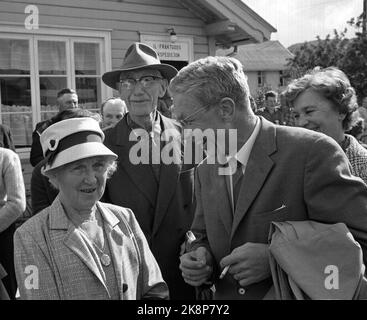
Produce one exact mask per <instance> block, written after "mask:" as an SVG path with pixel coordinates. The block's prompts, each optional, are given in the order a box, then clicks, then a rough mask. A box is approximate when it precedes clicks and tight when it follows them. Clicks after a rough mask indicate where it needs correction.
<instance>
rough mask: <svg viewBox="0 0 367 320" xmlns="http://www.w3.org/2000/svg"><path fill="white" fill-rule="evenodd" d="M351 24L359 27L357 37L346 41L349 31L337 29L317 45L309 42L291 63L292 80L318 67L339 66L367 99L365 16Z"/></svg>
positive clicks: (359, 97) (318, 38)
mask: <svg viewBox="0 0 367 320" xmlns="http://www.w3.org/2000/svg"><path fill="white" fill-rule="evenodd" d="M348 24H349V25H350V26H351V27H353V28H355V30H356V31H355V37H354V38H352V39H348V38H346V32H347V29H345V30H344V31H342V32H338V31H336V30H334V35H333V36H332V37H331V36H330V35H328V36H326V38H325V39H321V38H320V37H319V36H317V41H316V42H315V41H314V42H311V43H310V42H305V43H304V44H303V45H302V46H301V47H300V48H299V49H298V50H297V51H296V52H294V57H293V58H292V59H290V60H289V63H288V66H289V67H290V69H289V70H288V74H287V75H288V77H290V78H291V79H295V78H298V77H301V76H303V75H304V74H305V73H307V72H308V71H310V70H312V69H313V68H315V67H316V66H319V67H322V68H325V67H329V66H335V67H338V68H340V69H341V70H343V71H344V72H345V73H346V74H347V76H348V77H349V80H350V81H351V83H352V86H353V87H354V88H355V89H356V92H357V96H358V100H359V101H361V100H362V99H363V97H366V96H367V81H366V79H367V35H366V34H364V33H363V32H362V31H361V29H362V15H361V16H359V17H358V18H357V19H354V18H352V19H351V20H350V21H348Z"/></svg>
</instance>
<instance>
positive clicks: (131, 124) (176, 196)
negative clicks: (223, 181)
mask: <svg viewBox="0 0 367 320" xmlns="http://www.w3.org/2000/svg"><path fill="white" fill-rule="evenodd" d="M176 74H177V70H176V69H175V68H174V67H172V66H170V65H167V64H161V63H160V60H159V58H158V55H157V53H156V52H155V51H154V50H153V49H152V48H151V47H149V46H147V45H145V44H142V43H134V44H132V45H131V46H130V47H129V48H128V50H127V52H126V55H125V58H124V62H123V64H122V66H121V68H120V69H119V70H115V71H110V72H107V73H105V74H104V75H103V77H102V80H103V82H104V83H105V84H107V85H108V86H109V87H111V88H113V89H116V90H118V91H119V93H120V96H121V99H122V100H124V101H125V103H126V106H127V109H128V113H127V114H126V115H125V116H124V118H123V119H122V120H120V121H119V122H118V123H117V124H116V126H114V127H113V128H109V129H107V130H106V131H105V136H106V137H105V144H106V146H107V147H109V148H110V149H111V150H112V151H113V152H115V153H116V154H117V155H118V168H117V171H116V172H115V174H114V175H113V176H112V178H111V179H109V180H108V182H107V185H106V190H105V194H104V199H103V200H104V201H106V202H110V203H113V204H116V205H120V206H123V207H128V208H130V209H132V210H133V211H134V213H135V216H136V218H137V220H138V222H139V224H140V226H141V228H142V230H143V232H144V234H145V236H146V238H147V240H148V243H149V246H150V248H151V250H152V252H153V254H154V256H155V258H156V260H157V262H158V264H159V266H160V268H161V271H162V275H163V278H164V280H165V281H166V282H167V284H168V287H169V291H170V298H171V299H194V297H195V291H194V289H193V288H192V287H190V286H189V285H187V284H186V283H185V282H184V281H183V279H182V276H181V272H180V270H179V267H178V266H179V256H180V249H181V244H182V243H183V242H184V240H185V238H184V237H185V233H186V231H187V230H188V229H189V228H190V225H191V222H192V219H193V212H194V202H193V198H194V197H193V183H194V181H193V179H194V165H193V164H185V165H184V164H178V163H169V164H167V163H164V162H162V161H161V160H162V159H161V158H160V159H159V161H158V162H159V163H152V161H151V159H152V157H151V156H152V149H153V147H152V146H153V145H154V144H157V142H160V150H162V148H164V146H165V145H166V143H167V141H163V140H164V139H162V138H161V137H162V135H163V134H164V132H165V131H167V130H171V132H172V131H176V132H177V135H178V136H180V130H181V128H180V126H179V125H178V123H177V122H176V121H174V120H172V119H169V118H166V117H164V116H163V115H162V114H160V113H159V112H158V111H157V105H158V98H161V97H163V96H164V94H165V92H166V89H167V85H168V81H169V80H170V79H171V78H173V77H174V76H175V75H176ZM134 129H140V132H141V130H145V131H146V132H147V137H149V138H148V139H149V151H148V153H149V161H148V163H139V164H134V161H133V160H134V159H132V158H133V157H134V153H133V152H132V151H133V150H134V148H136V146H135V145H136V144H137V140H138V139H129V136H132V137H134V132H137V130H135V131H133V130H134ZM132 140H133V141H132ZM170 143H171V144H172V142H170ZM173 143H174V144H176V146H175V147H177V148H178V149H179V150H182V149H181V140H180V139H176V140H174V142H173ZM134 146H135V147H134ZM180 155H181V153H180Z"/></svg>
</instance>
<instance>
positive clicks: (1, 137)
mask: <svg viewBox="0 0 367 320" xmlns="http://www.w3.org/2000/svg"><path fill="white" fill-rule="evenodd" d="M0 147H2V148H7V149H11V150H13V151H14V152H15V146H14V142H13V138H12V136H11V131H10V128H9V127H8V126H6V125H4V124H0Z"/></svg>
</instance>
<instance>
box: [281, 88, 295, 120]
mask: <svg viewBox="0 0 367 320" xmlns="http://www.w3.org/2000/svg"><path fill="white" fill-rule="evenodd" d="M279 101H280V111H281V113H282V123H281V124H282V125H285V126H290V127H294V126H295V125H296V119H295V118H294V114H293V110H292V108H291V107H290V106H289V103H288V101H287V98H286V97H285V95H284V93H281V94H280V95H279Z"/></svg>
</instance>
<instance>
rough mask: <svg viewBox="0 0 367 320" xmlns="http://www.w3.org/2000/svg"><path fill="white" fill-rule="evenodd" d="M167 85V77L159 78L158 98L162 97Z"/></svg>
mask: <svg viewBox="0 0 367 320" xmlns="http://www.w3.org/2000/svg"><path fill="white" fill-rule="evenodd" d="M167 87H168V81H167V79H162V80H161V85H160V91H159V98H163V97H164V95H165V93H166V91H167Z"/></svg>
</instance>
